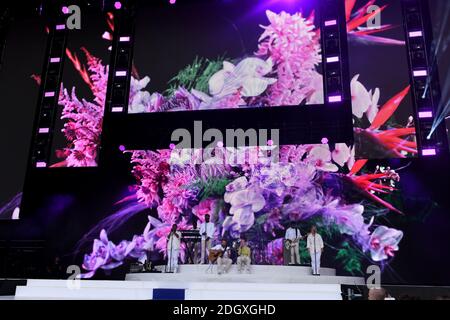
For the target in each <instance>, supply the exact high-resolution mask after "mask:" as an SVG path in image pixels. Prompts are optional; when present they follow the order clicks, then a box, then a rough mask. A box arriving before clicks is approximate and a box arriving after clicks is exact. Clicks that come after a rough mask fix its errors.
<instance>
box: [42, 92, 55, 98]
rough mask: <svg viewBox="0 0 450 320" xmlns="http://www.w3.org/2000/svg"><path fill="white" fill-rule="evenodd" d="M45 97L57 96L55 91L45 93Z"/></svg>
mask: <svg viewBox="0 0 450 320" xmlns="http://www.w3.org/2000/svg"><path fill="white" fill-rule="evenodd" d="M44 96H45V97H46V98H50V97H54V96H55V91H47V92H45V93H44Z"/></svg>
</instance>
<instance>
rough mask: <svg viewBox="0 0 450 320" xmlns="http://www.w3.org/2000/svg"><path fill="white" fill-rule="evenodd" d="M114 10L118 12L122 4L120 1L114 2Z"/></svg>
mask: <svg viewBox="0 0 450 320" xmlns="http://www.w3.org/2000/svg"><path fill="white" fill-rule="evenodd" d="M114 8H116V9H117V10H120V8H122V2H120V1H116V2H114Z"/></svg>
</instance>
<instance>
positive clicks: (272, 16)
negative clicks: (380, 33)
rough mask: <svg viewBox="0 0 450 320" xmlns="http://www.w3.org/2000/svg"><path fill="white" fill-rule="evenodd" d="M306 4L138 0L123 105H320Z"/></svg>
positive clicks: (143, 108)
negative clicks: (153, 0)
mask: <svg viewBox="0 0 450 320" xmlns="http://www.w3.org/2000/svg"><path fill="white" fill-rule="evenodd" d="M314 4H315V1H255V0H244V1H239V2H237V1H192V2H189V1H188V2H182V1H180V2H177V3H176V5H170V4H169V3H165V2H156V3H151V2H150V1H148V2H145V3H143V2H142V1H141V3H140V10H139V12H138V13H137V19H136V41H135V48H134V64H135V65H134V70H133V78H132V80H131V96H130V104H129V106H128V112H129V113H144V112H163V111H183V110H207V109H226V108H242V107H270V106H300V105H304V104H322V103H323V80H322V75H321V67H320V63H321V54H320V52H321V48H320V31H319V29H318V28H317V26H316V25H315V24H316V23H318V22H317V21H316V17H315V14H314V13H315V10H314V9H315V5H314Z"/></svg>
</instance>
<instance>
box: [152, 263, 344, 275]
mask: <svg viewBox="0 0 450 320" xmlns="http://www.w3.org/2000/svg"><path fill="white" fill-rule="evenodd" d="M165 268H166V266H156V269H157V270H159V271H162V272H164V270H165ZM207 270H208V265H180V266H179V267H178V272H179V273H180V274H192V273H195V274H206V273H207ZM250 270H251V274H256V275H262V276H264V277H267V276H269V275H270V276H273V275H274V270H276V272H277V273H278V274H283V275H295V276H299V275H302V276H310V275H311V267H307V266H275V265H252V266H251V267H250ZM213 271H214V272H216V266H214V267H213ZM320 273H321V275H323V276H335V275H336V269H332V268H321V269H320ZM229 274H239V272H238V269H237V266H236V265H232V266H231V269H230V271H229ZM243 274H246V273H245V272H243Z"/></svg>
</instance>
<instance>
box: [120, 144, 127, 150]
mask: <svg viewBox="0 0 450 320" xmlns="http://www.w3.org/2000/svg"><path fill="white" fill-rule="evenodd" d="M119 150H120V151H122V152H124V151H125V150H126V148H125V146H124V145H123V144H121V145H120V146H119Z"/></svg>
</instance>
